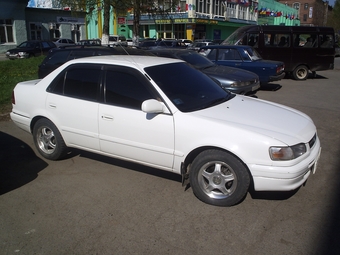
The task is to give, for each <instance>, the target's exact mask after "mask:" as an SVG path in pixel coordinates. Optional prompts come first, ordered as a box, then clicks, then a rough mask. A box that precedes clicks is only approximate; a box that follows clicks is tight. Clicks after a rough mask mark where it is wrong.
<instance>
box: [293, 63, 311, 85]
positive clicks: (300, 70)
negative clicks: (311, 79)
mask: <svg viewBox="0 0 340 255" xmlns="http://www.w3.org/2000/svg"><path fill="white" fill-rule="evenodd" d="M293 77H294V79H295V80H299V81H302V80H306V79H307V77H308V67H307V66H305V65H301V66H298V67H296V68H295V69H294V71H293Z"/></svg>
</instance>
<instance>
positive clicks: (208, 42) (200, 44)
mask: <svg viewBox="0 0 340 255" xmlns="http://www.w3.org/2000/svg"><path fill="white" fill-rule="evenodd" d="M215 44H216V43H214V42H213V40H205V39H197V40H195V41H194V42H193V43H192V44H191V45H189V46H188V47H187V49H188V50H194V51H199V50H200V49H201V48H202V47H204V46H209V45H215Z"/></svg>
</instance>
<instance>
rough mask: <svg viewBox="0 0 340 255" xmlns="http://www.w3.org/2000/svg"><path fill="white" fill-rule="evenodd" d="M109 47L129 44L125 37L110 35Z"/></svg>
mask: <svg viewBox="0 0 340 255" xmlns="http://www.w3.org/2000/svg"><path fill="white" fill-rule="evenodd" d="M109 46H111V47H114V46H128V42H127V40H126V37H125V36H124V35H110V36H109Z"/></svg>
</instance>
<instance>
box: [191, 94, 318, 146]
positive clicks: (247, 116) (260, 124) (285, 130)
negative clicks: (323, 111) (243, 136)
mask: <svg viewBox="0 0 340 255" xmlns="http://www.w3.org/2000/svg"><path fill="white" fill-rule="evenodd" d="M194 114H195V115H199V117H201V118H202V117H203V118H206V119H210V120H211V121H212V122H219V123H221V124H222V125H223V124H226V123H227V125H228V126H233V127H234V128H236V129H238V130H240V132H242V130H246V131H248V132H249V131H250V132H254V133H257V134H261V135H264V136H267V137H270V138H273V139H276V140H278V141H281V142H282V143H284V144H287V145H295V144H298V143H301V142H304V143H307V142H309V141H310V139H311V138H312V137H313V136H314V134H315V132H316V127H315V125H314V123H313V121H312V120H311V118H310V117H308V116H307V115H306V114H304V113H302V112H300V111H298V110H295V109H292V108H290V107H287V106H283V105H279V104H276V103H272V102H269V101H264V100H260V99H255V98H251V97H246V96H239V95H236V96H235V97H234V98H233V99H231V100H229V101H227V102H225V103H223V104H220V105H217V106H214V107H210V108H207V109H204V110H200V111H197V112H195V113H194Z"/></svg>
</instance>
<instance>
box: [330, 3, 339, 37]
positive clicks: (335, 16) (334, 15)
mask: <svg viewBox="0 0 340 255" xmlns="http://www.w3.org/2000/svg"><path fill="white" fill-rule="evenodd" d="M327 26H330V27H333V28H334V30H335V33H337V34H340V0H336V1H335V3H334V7H333V10H332V11H331V12H329V17H328V19H327Z"/></svg>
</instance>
